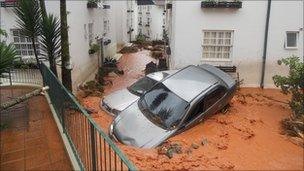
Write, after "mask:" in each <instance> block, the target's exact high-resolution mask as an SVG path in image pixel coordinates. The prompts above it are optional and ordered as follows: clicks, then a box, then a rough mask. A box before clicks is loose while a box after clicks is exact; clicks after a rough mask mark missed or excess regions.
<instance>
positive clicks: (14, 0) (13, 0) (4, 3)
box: [0, 0, 17, 8]
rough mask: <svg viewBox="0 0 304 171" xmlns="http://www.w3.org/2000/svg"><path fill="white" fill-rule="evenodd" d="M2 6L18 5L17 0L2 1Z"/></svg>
mask: <svg viewBox="0 0 304 171" xmlns="http://www.w3.org/2000/svg"><path fill="white" fill-rule="evenodd" d="M0 5H1V7H4V8H7V7H16V6H17V0H5V1H1V2H0Z"/></svg>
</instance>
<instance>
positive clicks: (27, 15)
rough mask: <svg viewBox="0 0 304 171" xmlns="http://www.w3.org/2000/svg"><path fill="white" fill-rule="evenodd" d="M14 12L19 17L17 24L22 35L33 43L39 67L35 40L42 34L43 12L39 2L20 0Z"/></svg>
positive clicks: (35, 0)
mask: <svg viewBox="0 0 304 171" xmlns="http://www.w3.org/2000/svg"><path fill="white" fill-rule="evenodd" d="M14 12H15V14H16V16H17V24H18V27H19V29H21V32H22V34H23V35H24V36H27V37H28V38H30V39H31V41H32V46H33V49H34V54H35V58H36V62H37V65H38V64H39V57H38V53H37V45H36V44H35V40H36V38H37V36H38V35H39V34H40V21H41V12H40V8H39V3H38V1H37V0H19V1H18V5H17V7H16V8H15V10H14ZM38 66H39V65H38ZM39 69H40V67H39Z"/></svg>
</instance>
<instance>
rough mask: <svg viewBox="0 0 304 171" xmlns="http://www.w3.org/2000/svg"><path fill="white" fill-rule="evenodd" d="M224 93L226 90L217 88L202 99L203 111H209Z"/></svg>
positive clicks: (221, 87)
mask: <svg viewBox="0 0 304 171" xmlns="http://www.w3.org/2000/svg"><path fill="white" fill-rule="evenodd" d="M225 93H226V88H225V87H223V86H220V87H218V88H217V89H215V90H214V91H212V92H211V93H209V94H208V95H207V96H206V97H205V98H204V110H207V109H209V108H210V107H211V106H212V105H213V104H214V103H216V102H217V101H218V100H219V99H220V98H222V97H223V96H224V94H225Z"/></svg>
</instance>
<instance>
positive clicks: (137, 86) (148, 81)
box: [128, 77, 157, 96]
mask: <svg viewBox="0 0 304 171" xmlns="http://www.w3.org/2000/svg"><path fill="white" fill-rule="evenodd" d="M156 83H157V81H155V80H153V79H152V78H149V77H144V78H141V79H139V80H138V81H136V82H135V83H134V84H132V85H131V86H130V87H128V90H129V91H130V92H131V93H133V94H135V95H138V96H141V95H142V94H144V93H145V92H146V91H148V90H150V89H151V88H152V87H153V86H154V85H155V84H156Z"/></svg>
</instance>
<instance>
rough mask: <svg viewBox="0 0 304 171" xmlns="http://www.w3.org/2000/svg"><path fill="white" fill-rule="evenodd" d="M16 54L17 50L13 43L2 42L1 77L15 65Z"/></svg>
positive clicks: (0, 52) (0, 48)
mask: <svg viewBox="0 0 304 171" xmlns="http://www.w3.org/2000/svg"><path fill="white" fill-rule="evenodd" d="M16 56H17V52H16V49H15V47H14V46H13V45H12V44H9V45H6V44H5V43H4V42H0V77H1V75H2V74H3V73H6V72H7V71H8V69H9V68H10V67H12V66H13V62H14V60H15V59H16V58H17V57H16Z"/></svg>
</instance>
